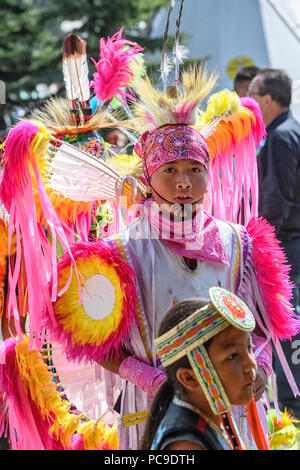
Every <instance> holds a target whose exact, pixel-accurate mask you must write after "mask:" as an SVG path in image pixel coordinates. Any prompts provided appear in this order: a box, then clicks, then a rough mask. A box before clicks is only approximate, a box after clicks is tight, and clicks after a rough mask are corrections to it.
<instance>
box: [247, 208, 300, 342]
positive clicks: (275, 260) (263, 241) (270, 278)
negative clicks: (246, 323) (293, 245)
mask: <svg viewBox="0 0 300 470" xmlns="http://www.w3.org/2000/svg"><path fill="white" fill-rule="evenodd" d="M247 231H248V233H249V236H250V237H251V239H252V242H253V261H254V267H255V270H256V274H257V280H258V284H259V287H260V290H261V294H262V299H263V302H264V305H265V309H266V313H267V315H268V318H269V321H270V324H271V326H272V329H273V332H274V333H275V334H276V335H277V336H278V338H279V339H280V340H286V339H290V338H292V337H293V336H295V335H296V334H297V333H298V332H299V330H300V322H299V319H298V318H297V315H296V314H295V312H294V311H293V307H292V304H291V302H290V300H291V298H292V289H293V287H294V286H293V284H292V283H291V281H290V278H289V269H290V266H289V265H287V264H286V257H285V254H284V251H283V249H282V248H281V247H280V242H279V241H278V240H277V239H276V237H275V232H274V228H273V227H272V226H271V225H270V224H269V223H268V222H267V221H266V220H265V219H263V218H262V217H259V218H258V219H254V218H253V219H251V220H250V222H249V223H248V225H247Z"/></svg>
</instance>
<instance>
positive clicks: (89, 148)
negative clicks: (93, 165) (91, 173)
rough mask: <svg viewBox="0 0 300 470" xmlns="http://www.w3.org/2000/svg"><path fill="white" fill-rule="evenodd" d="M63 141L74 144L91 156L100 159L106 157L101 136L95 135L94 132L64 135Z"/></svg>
mask: <svg viewBox="0 0 300 470" xmlns="http://www.w3.org/2000/svg"><path fill="white" fill-rule="evenodd" d="M64 141H65V142H67V143H69V144H71V145H74V146H75V147H77V148H79V150H82V151H83V152H87V153H89V154H91V155H93V157H95V158H97V159H100V158H105V157H106V150H105V143H104V140H103V138H102V137H101V136H99V135H96V134H95V133H94V132H88V133H87V134H76V135H70V134H65V135H64Z"/></svg>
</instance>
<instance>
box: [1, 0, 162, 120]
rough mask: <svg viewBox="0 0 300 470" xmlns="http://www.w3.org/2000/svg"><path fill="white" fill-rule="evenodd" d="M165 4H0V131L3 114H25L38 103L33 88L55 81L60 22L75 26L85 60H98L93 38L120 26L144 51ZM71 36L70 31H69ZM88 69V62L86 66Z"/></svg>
mask: <svg viewBox="0 0 300 470" xmlns="http://www.w3.org/2000/svg"><path fill="white" fill-rule="evenodd" d="M168 4H169V0H18V2H16V1H15V0H2V2H1V9H0V24H1V28H0V64H1V66H0V80H1V81H2V84H3V83H4V84H5V100H6V103H5V104H0V129H5V127H6V124H5V122H4V114H6V115H9V116H13V115H14V113H15V112H16V110H17V109H20V108H22V109H25V110H29V109H31V108H32V107H34V106H37V105H38V104H39V97H38V93H37V89H36V87H37V85H39V84H46V85H50V84H52V83H56V82H60V81H61V80H62V73H61V56H62V42H63V38H64V36H65V34H66V31H64V30H63V29H62V25H64V24H65V23H64V22H66V21H76V24H75V23H74V25H75V26H74V28H73V29H72V32H74V33H76V34H79V35H80V36H81V37H82V38H84V39H85V40H86V41H87V43H88V51H87V52H88V56H89V57H93V58H95V59H96V60H97V59H98V58H99V39H100V37H107V36H111V35H112V34H114V33H115V32H116V31H118V30H119V29H120V28H121V27H122V26H124V36H125V37H127V38H130V37H131V38H134V40H135V41H137V42H138V43H139V44H141V45H146V46H147V48H150V49H151V48H156V47H160V46H161V41H159V40H158V41H157V40H155V41H153V42H151V41H149V38H147V28H145V29H141V27H140V26H141V22H143V24H144V25H146V24H149V23H150V22H151V20H152V18H153V16H154V14H155V12H156V11H157V9H158V8H160V7H161V6H163V5H168ZM69 32H71V31H69ZM91 64H92V63H91ZM90 70H92V66H91V68H90Z"/></svg>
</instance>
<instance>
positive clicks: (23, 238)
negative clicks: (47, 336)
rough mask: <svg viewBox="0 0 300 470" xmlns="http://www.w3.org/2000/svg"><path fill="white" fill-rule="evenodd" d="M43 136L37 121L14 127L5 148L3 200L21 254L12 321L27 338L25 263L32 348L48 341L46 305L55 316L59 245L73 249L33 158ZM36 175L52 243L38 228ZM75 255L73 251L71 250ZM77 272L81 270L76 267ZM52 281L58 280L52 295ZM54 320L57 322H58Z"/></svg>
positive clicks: (13, 280) (12, 291) (13, 281)
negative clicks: (21, 301)
mask: <svg viewBox="0 0 300 470" xmlns="http://www.w3.org/2000/svg"><path fill="white" fill-rule="evenodd" d="M38 132H39V128H38V127H37V126H36V125H34V124H32V123H31V122H26V121H25V122H20V123H18V124H17V125H16V127H15V128H13V129H12V130H11V131H10V133H9V135H8V137H7V140H6V144H5V166H4V171H3V177H2V180H1V184H0V200H1V202H2V203H3V204H4V205H5V207H6V209H7V211H8V213H9V243H10V241H11V236H12V232H13V230H15V233H16V238H17V253H16V260H15V262H14V266H12V263H10V265H9V296H8V308H7V312H8V316H9V317H12V316H13V317H14V319H15V325H16V329H17V334H18V337H19V338H22V332H21V330H20V324H19V312H18V309H19V307H20V309H22V305H20V306H19V307H18V302H17V297H16V287H17V285H18V283H19V280H20V279H19V276H20V274H21V258H22V257H23V261H24V272H25V276H26V283H27V284H26V285H27V288H28V306H29V313H30V315H29V322H30V324H29V335H30V345H31V346H32V347H40V346H41V345H42V344H43V342H44V331H43V329H42V324H41V320H42V317H41V313H42V311H43V309H44V308H45V306H46V307H47V308H48V309H49V314H50V315H52V306H51V300H52V301H54V300H55V299H56V296H57V256H56V240H57V238H59V240H60V241H61V243H62V246H63V249H64V250H69V243H68V239H67V237H66V234H65V231H64V229H63V227H62V225H61V223H60V220H59V218H58V216H57V214H56V213H55V210H54V208H53V206H52V204H51V201H50V199H49V196H48V194H47V192H46V189H45V187H44V185H43V182H42V178H41V176H40V173H39V169H38V166H37V163H36V162H35V155H31V153H30V144H31V142H32V141H33V139H34V138H35V137H36V135H37V134H38ZM30 169H32V170H33V171H34V175H35V178H36V183H37V191H38V195H39V198H40V203H41V207H42V210H43V214H44V216H45V219H46V221H47V224H48V227H49V231H51V236H52V242H51V243H50V242H49V241H48V240H47V238H46V237H45V236H44V234H43V230H44V228H43V227H42V226H41V225H40V224H39V223H38V220H37V214H36V207H35V198H34V189H33V184H32V179H31V174H30ZM69 254H70V256H71V252H70V251H69ZM75 269H76V267H75ZM49 279H52V288H51V296H50V293H49ZM52 319H53V321H54V318H53V317H52Z"/></svg>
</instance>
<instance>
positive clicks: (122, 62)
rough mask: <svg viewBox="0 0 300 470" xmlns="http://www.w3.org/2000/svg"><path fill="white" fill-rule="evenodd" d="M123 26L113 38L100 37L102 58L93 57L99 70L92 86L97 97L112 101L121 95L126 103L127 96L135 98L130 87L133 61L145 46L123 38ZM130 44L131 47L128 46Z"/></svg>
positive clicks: (95, 74)
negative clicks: (95, 58)
mask: <svg viewBox="0 0 300 470" xmlns="http://www.w3.org/2000/svg"><path fill="white" fill-rule="evenodd" d="M122 32H123V28H121V29H120V31H118V32H117V33H115V34H114V35H113V36H112V37H111V38H109V37H108V38H107V41H106V42H105V39H104V38H101V39H100V59H99V61H98V62H96V61H95V60H94V59H93V58H91V59H92V61H93V62H94V64H95V67H96V69H97V72H96V73H94V81H92V82H91V84H90V85H91V86H93V87H94V92H95V94H96V96H97V98H98V99H99V100H100V101H102V102H106V101H110V100H111V99H112V98H113V97H114V96H116V95H120V96H121V97H122V99H123V101H124V103H126V97H129V98H130V99H132V100H134V99H135V97H134V95H133V92H132V91H131V90H130V89H128V91H127V92H126V91H125V89H126V88H128V87H129V84H130V81H131V79H132V78H133V76H134V73H133V71H132V68H131V67H132V61H136V62H137V59H136V55H137V54H140V53H141V52H142V51H143V50H144V48H142V47H140V46H139V45H138V44H137V43H135V42H132V41H128V40H126V39H123V38H122ZM128 46H130V47H128Z"/></svg>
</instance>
